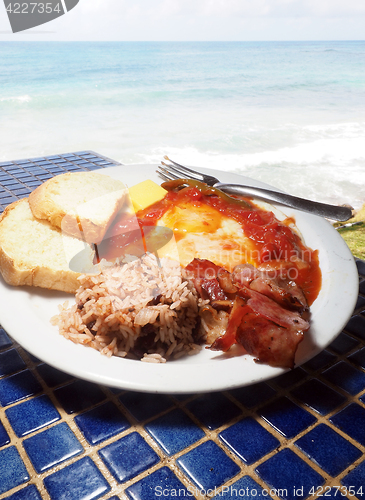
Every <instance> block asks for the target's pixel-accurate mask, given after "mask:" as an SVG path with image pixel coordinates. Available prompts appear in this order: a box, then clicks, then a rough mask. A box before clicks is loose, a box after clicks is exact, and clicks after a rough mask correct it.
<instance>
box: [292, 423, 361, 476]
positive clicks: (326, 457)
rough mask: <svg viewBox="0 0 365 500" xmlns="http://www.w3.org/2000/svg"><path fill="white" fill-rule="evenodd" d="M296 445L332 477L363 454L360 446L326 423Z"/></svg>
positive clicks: (310, 432)
mask: <svg viewBox="0 0 365 500" xmlns="http://www.w3.org/2000/svg"><path fill="white" fill-rule="evenodd" d="M295 445H296V446H297V447H298V448H299V449H300V450H302V451H303V452H304V453H305V454H306V455H308V457H309V458H310V459H311V460H313V462H315V463H316V464H317V465H319V467H321V468H322V469H323V470H324V471H325V472H327V473H328V474H330V475H331V476H332V477H335V476H337V475H338V474H340V473H341V472H342V471H343V470H345V469H346V468H347V467H348V466H349V465H351V464H352V463H353V462H354V461H355V460H357V459H358V458H359V457H361V455H362V453H361V451H360V450H359V449H358V448H356V447H355V446H353V445H352V444H351V443H349V442H348V441H346V439H344V438H343V437H342V436H340V435H339V434H337V432H335V431H334V430H332V429H331V428H330V427H328V426H327V425H325V424H319V425H318V426H317V427H315V428H314V429H312V430H311V431H309V432H307V434H305V435H304V436H303V437H301V438H300V439H298V441H296V442H295ZM333 450H336V453H334V452H333Z"/></svg>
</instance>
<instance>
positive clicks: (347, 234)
mask: <svg viewBox="0 0 365 500" xmlns="http://www.w3.org/2000/svg"><path fill="white" fill-rule="evenodd" d="M355 222H356V224H355V225H352V226H349V227H342V228H340V227H339V226H342V225H344V224H348V223H355ZM334 226H335V227H337V228H338V229H337V231H338V232H339V234H340V235H341V236H342V238H343V239H344V240H345V241H346V243H347V246H348V247H349V249H350V250H351V252H352V254H353V256H354V257H357V258H359V259H363V260H365V204H364V205H363V206H362V207H361V209H360V210H359V211H358V212H357V213H356V215H355V216H354V217H352V219H350V220H348V221H347V222H346V223H336V224H335V225H334Z"/></svg>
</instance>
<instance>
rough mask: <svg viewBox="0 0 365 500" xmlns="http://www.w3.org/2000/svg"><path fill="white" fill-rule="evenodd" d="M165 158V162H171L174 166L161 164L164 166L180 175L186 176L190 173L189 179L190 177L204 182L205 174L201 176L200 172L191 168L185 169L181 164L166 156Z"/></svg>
mask: <svg viewBox="0 0 365 500" xmlns="http://www.w3.org/2000/svg"><path fill="white" fill-rule="evenodd" d="M164 158H165V160H168V161H169V162H171V163H172V164H173V165H174V166H172V165H167V164H166V163H164V162H163V161H162V162H161V163H162V164H163V165H165V166H166V167H168V168H171V169H172V170H174V172H178V173H180V174H184V175H187V173H188V177H190V178H192V179H196V180H198V181H202V180H203V174H201V173H200V172H197V171H196V170H192V169H191V168H188V167H184V165H180V163H176V161H173V160H171V159H170V158H169V157H168V156H167V155H165V156H164Z"/></svg>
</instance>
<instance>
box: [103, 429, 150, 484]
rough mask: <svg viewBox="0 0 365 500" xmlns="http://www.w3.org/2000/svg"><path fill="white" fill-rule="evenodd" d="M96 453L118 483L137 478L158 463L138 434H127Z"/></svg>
mask: <svg viewBox="0 0 365 500" xmlns="http://www.w3.org/2000/svg"><path fill="white" fill-rule="evenodd" d="M98 453H99V455H100V457H101V458H102V460H103V462H104V463H105V465H106V466H107V467H108V469H109V470H110V472H111V473H112V474H113V476H114V477H115V479H116V480H117V481H118V482H119V483H123V482H125V481H128V480H129V479H132V478H133V477H136V476H138V474H140V473H141V472H144V471H145V470H147V469H148V468H149V467H152V466H153V465H155V464H157V463H158V462H159V461H160V457H159V456H158V455H157V453H156V452H155V451H154V450H153V449H152V448H151V447H150V446H149V444H147V442H146V441H145V440H144V439H143V438H142V436H141V435H140V434H139V433H138V432H132V433H131V434H128V435H127V436H125V437H123V438H121V439H119V440H118V441H115V442H114V443H111V444H109V445H108V446H106V447H105V448H102V449H101V450H100V451H99V452H98Z"/></svg>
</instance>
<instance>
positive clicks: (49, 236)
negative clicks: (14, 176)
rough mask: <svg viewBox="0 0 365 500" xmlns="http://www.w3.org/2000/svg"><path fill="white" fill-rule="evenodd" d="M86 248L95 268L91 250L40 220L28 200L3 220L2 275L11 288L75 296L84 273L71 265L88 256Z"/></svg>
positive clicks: (11, 208)
mask: <svg viewBox="0 0 365 500" xmlns="http://www.w3.org/2000/svg"><path fill="white" fill-rule="evenodd" d="M85 248H86V253H87V254H88V258H87V260H88V261H89V262H88V265H90V267H91V266H92V261H93V255H94V254H93V251H92V249H91V247H90V246H89V245H86V244H85V242H83V241H81V240H79V239H77V238H73V237H72V236H69V235H65V234H64V233H62V231H61V230H60V229H58V228H55V227H53V226H52V225H51V224H50V223H49V222H47V221H43V220H37V219H36V218H35V217H34V215H33V214H32V211H31V210H30V207H29V203H28V199H27V198H23V199H21V200H18V201H15V202H14V203H12V204H11V205H9V206H8V207H7V208H6V209H5V211H4V212H3V214H2V215H1V217H0V272H1V274H2V276H3V278H4V280H5V281H6V283H8V284H9V285H15V286H20V285H30V286H38V287H42V288H48V289H52V290H61V291H63V292H68V293H75V291H76V290H77V288H78V287H79V282H78V280H77V278H78V276H80V274H81V273H80V272H75V271H72V270H71V269H70V267H69V262H70V260H71V258H72V256H74V255H77V254H79V252H81V251H84V254H83V255H85Z"/></svg>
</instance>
